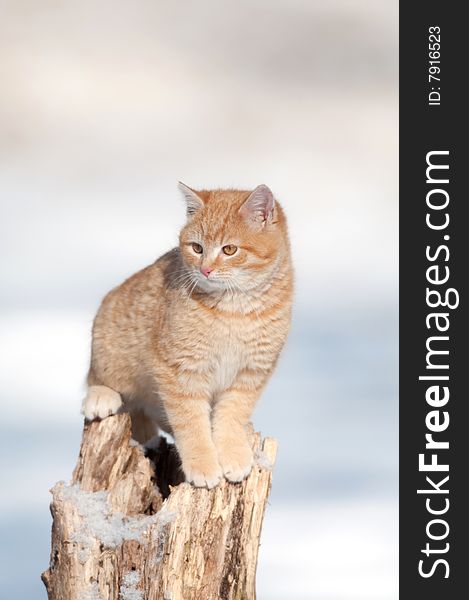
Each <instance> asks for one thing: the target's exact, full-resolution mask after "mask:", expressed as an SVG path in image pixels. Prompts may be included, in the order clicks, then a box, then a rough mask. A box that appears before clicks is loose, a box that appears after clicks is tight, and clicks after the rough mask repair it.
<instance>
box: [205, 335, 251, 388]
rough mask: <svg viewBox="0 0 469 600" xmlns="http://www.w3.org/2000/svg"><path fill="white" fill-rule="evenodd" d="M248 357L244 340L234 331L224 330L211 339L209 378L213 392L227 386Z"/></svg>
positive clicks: (244, 364) (243, 366)
mask: <svg viewBox="0 0 469 600" xmlns="http://www.w3.org/2000/svg"><path fill="white" fill-rule="evenodd" d="M247 357H248V348H247V345H246V342H245V341H243V340H242V339H240V337H239V336H238V335H236V332H234V331H225V332H220V335H215V336H213V338H212V340H211V361H210V362H211V365H210V366H211V369H210V371H211V375H212V377H211V379H212V382H211V383H212V386H213V391H214V392H219V391H222V390H225V389H227V388H229V387H230V386H231V385H232V384H233V382H234V379H235V378H236V375H237V373H238V372H239V371H240V370H241V369H243V368H245V366H246V362H247Z"/></svg>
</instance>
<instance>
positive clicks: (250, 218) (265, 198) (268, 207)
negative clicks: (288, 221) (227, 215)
mask: <svg viewBox="0 0 469 600" xmlns="http://www.w3.org/2000/svg"><path fill="white" fill-rule="evenodd" d="M274 208H275V198H274V195H273V194H272V192H271V190H270V189H269V188H268V187H267V186H266V185H258V186H257V187H256V189H255V190H254V191H253V192H252V193H251V194H250V196H249V198H248V199H247V200H246V201H245V202H244V204H243V205H242V206H241V208H240V209H239V213H240V215H241V216H242V217H243V218H244V219H245V220H246V221H247V222H248V223H250V224H252V225H255V226H258V227H264V226H265V225H267V224H269V223H271V222H272V219H273V214H274Z"/></svg>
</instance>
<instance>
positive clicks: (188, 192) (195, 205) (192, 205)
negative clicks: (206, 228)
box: [178, 181, 204, 217]
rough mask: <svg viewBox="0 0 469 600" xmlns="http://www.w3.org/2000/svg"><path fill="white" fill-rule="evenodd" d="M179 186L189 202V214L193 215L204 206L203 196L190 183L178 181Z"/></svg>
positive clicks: (189, 215) (187, 202)
mask: <svg viewBox="0 0 469 600" xmlns="http://www.w3.org/2000/svg"><path fill="white" fill-rule="evenodd" d="M178 187H179V189H180V190H181V192H182V195H183V196H184V200H185V201H186V204H187V216H188V217H192V215H194V214H195V213H196V212H197V211H198V210H200V209H201V208H203V207H204V203H203V201H202V198H201V197H200V196H199V195H198V194H197V192H195V191H194V190H192V189H191V188H190V187H189V186H188V185H186V184H185V183H182V181H180V182H179V183H178Z"/></svg>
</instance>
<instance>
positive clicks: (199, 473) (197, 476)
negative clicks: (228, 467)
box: [183, 461, 223, 490]
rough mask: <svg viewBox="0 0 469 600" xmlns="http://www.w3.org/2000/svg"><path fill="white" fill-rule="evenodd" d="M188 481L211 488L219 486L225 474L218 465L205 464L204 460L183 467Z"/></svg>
mask: <svg viewBox="0 0 469 600" xmlns="http://www.w3.org/2000/svg"><path fill="white" fill-rule="evenodd" d="M183 470H184V474H185V476H186V481H188V482H189V483H192V484H193V485H194V486H195V487H204V488H208V489H209V490H211V489H212V488H214V487H215V486H217V485H218V484H219V483H220V481H221V478H222V477H223V474H222V472H221V469H220V467H219V466H218V465H204V464H203V461H201V464H200V463H199V464H197V463H195V462H194V463H193V464H191V465H186V466H184V467H183Z"/></svg>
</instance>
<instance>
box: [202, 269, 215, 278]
mask: <svg viewBox="0 0 469 600" xmlns="http://www.w3.org/2000/svg"><path fill="white" fill-rule="evenodd" d="M212 271H213V269H212V267H200V272H201V273H203V274H204V275H205V277H208V276H209V275H210V273H211V272H212Z"/></svg>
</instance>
